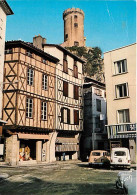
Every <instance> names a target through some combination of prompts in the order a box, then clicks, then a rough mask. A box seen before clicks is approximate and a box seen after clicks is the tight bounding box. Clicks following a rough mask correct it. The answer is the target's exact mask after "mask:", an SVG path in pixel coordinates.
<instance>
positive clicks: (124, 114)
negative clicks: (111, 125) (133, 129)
mask: <svg viewBox="0 0 137 195" xmlns="http://www.w3.org/2000/svg"><path fill="white" fill-rule="evenodd" d="M129 122H130V120H129V109H124V110H118V123H129Z"/></svg>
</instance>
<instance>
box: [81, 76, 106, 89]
mask: <svg viewBox="0 0 137 195" xmlns="http://www.w3.org/2000/svg"><path fill="white" fill-rule="evenodd" d="M92 85H96V86H99V87H103V88H105V87H106V85H105V84H104V83H101V82H99V81H96V80H94V79H92V78H90V77H85V78H84V84H83V88H88V87H90V86H92Z"/></svg>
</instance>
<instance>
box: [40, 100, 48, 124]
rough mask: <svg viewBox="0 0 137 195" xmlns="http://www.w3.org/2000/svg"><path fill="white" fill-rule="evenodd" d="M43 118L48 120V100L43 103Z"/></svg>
mask: <svg viewBox="0 0 137 195" xmlns="http://www.w3.org/2000/svg"><path fill="white" fill-rule="evenodd" d="M41 119H42V120H47V102H42V103H41Z"/></svg>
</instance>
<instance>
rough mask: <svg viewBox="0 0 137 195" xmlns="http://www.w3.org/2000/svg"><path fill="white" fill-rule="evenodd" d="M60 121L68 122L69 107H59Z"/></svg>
mask: <svg viewBox="0 0 137 195" xmlns="http://www.w3.org/2000/svg"><path fill="white" fill-rule="evenodd" d="M61 122H62V123H66V124H70V109H68V108H64V107H62V108H61Z"/></svg>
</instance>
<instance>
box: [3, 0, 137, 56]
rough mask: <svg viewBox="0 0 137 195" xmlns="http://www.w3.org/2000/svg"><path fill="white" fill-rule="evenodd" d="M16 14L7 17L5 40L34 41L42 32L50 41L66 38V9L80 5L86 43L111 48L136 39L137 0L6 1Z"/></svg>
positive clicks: (59, 42)
mask: <svg viewBox="0 0 137 195" xmlns="http://www.w3.org/2000/svg"><path fill="white" fill-rule="evenodd" d="M7 2H8V4H9V5H10V7H11V9H12V10H13V12H14V15H12V16H7V27H6V40H7V41H9V40H23V41H27V42H32V41H33V37H34V36H35V35H38V34H40V35H41V36H43V37H45V38H46V39H47V43H49V44H50V43H51V44H61V43H63V41H64V23H63V17H62V15H63V12H64V10H66V9H68V8H80V9H82V10H83V11H84V13H85V18H84V36H85V37H86V46H88V47H96V46H98V47H100V48H101V50H102V52H103V53H104V52H106V51H110V50H112V49H116V48H119V47H123V46H126V45H129V44H132V43H135V42H136V1H134V0H121V1H120V0H109V1H107V0H100V1H99V0H7Z"/></svg>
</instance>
